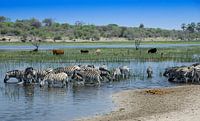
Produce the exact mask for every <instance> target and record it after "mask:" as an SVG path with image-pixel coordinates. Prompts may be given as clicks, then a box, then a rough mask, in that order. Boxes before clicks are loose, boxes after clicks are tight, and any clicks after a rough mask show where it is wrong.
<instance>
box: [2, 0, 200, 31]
mask: <svg viewBox="0 0 200 121" xmlns="http://www.w3.org/2000/svg"><path fill="white" fill-rule="evenodd" d="M0 16H6V17H8V18H10V19H11V20H12V21H15V20H16V19H30V18H33V17H34V18H38V19H39V20H42V19H44V18H53V20H55V21H56V22H60V23H69V24H74V23H75V22H76V21H82V22H84V23H85V24H95V25H107V24H118V25H120V26H129V27H137V26H139V24H141V23H142V24H144V26H145V27H149V28H163V29H180V26H181V24H182V23H191V22H200V0H0Z"/></svg>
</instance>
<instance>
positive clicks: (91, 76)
mask: <svg viewBox="0 0 200 121" xmlns="http://www.w3.org/2000/svg"><path fill="white" fill-rule="evenodd" d="M100 74H101V73H100V72H99V71H95V70H87V71H83V70H78V71H74V74H73V76H72V79H76V78H77V77H79V78H80V77H81V78H82V81H83V83H84V84H88V83H94V81H96V83H97V84H98V85H101V81H100V80H101V79H102V77H101V75H100Z"/></svg>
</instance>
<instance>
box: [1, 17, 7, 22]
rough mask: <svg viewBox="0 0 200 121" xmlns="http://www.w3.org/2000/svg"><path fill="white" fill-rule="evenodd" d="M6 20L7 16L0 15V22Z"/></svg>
mask: <svg viewBox="0 0 200 121" xmlns="http://www.w3.org/2000/svg"><path fill="white" fill-rule="evenodd" d="M7 20H8V18H6V17H5V16H0V22H6V21H7Z"/></svg>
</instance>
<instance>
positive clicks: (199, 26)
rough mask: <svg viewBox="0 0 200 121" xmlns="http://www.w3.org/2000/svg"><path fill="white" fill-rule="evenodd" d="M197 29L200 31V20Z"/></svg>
mask: <svg viewBox="0 0 200 121" xmlns="http://www.w3.org/2000/svg"><path fill="white" fill-rule="evenodd" d="M196 30H197V31H198V32H200V22H198V23H197V25H196Z"/></svg>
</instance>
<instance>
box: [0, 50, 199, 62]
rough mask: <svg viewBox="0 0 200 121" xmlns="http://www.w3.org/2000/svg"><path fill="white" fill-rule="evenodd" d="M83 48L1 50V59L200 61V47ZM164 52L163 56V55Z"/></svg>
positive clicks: (48, 60)
mask: <svg viewBox="0 0 200 121" xmlns="http://www.w3.org/2000/svg"><path fill="white" fill-rule="evenodd" d="M80 50H81V49H64V51H65V54H64V55H53V54H52V51H50V50H45V51H39V52H31V51H0V60H1V61H6V60H15V61H28V62H30V61H34V62H35V61H36V62H57V61H59V62H70V61H76V62H80V61H127V60H139V61H166V60H173V61H199V58H196V59H193V55H194V54H197V55H199V53H200V47H179V48H160V49H158V53H157V54H148V53H147V51H148V50H147V49H145V48H144V49H140V50H137V51H136V50H135V49H133V48H132V49H130V48H129V49H128V48H102V49H101V54H99V55H97V54H96V53H95V50H96V49H88V50H89V52H90V53H89V54H81V53H80ZM161 53H163V56H161Z"/></svg>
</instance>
